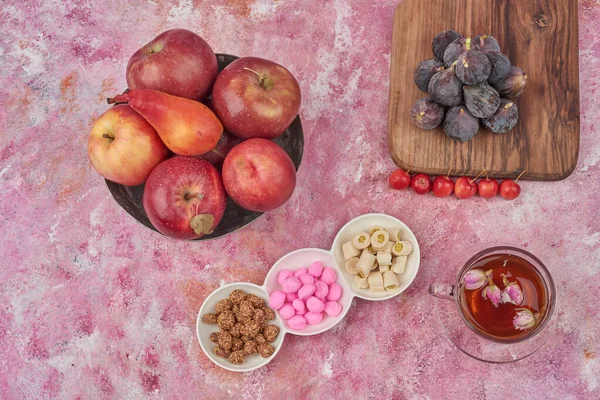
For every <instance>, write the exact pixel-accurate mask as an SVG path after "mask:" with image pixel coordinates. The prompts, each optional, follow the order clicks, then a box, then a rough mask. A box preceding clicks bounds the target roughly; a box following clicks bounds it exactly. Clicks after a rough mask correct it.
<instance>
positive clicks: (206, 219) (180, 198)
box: [143, 156, 226, 239]
mask: <svg viewBox="0 0 600 400" xmlns="http://www.w3.org/2000/svg"><path fill="white" fill-rule="evenodd" d="M225 199H226V196H225V190H224V189H223V183H222V182H221V177H220V176H219V172H218V171H217V169H216V168H215V167H213V166H212V165H211V164H210V163H209V162H208V161H205V160H201V159H199V158H195V157H183V156H175V157H173V158H169V159H168V160H165V161H163V162H162V163H160V164H159V165H158V166H157V167H156V168H154V170H153V171H152V173H151V174H150V176H149V177H148V180H147V181H146V186H145V187H144V197H143V205H144V210H146V214H148V218H149V219H150V222H152V225H154V227H155V228H156V229H158V231H159V232H161V233H162V234H164V235H166V236H170V237H172V238H175V239H196V238H198V237H201V236H204V235H208V234H210V233H212V231H213V230H214V229H215V227H216V226H217V225H218V224H219V222H221V218H222V217H223V213H224V212H225Z"/></svg>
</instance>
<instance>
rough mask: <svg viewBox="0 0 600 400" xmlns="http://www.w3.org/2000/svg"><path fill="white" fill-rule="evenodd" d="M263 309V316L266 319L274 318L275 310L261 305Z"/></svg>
mask: <svg viewBox="0 0 600 400" xmlns="http://www.w3.org/2000/svg"><path fill="white" fill-rule="evenodd" d="M263 311H264V312H265V318H266V319H267V321H271V320H274V319H275V311H273V310H272V309H270V308H269V307H263Z"/></svg>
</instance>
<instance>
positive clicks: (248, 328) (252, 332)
mask: <svg viewBox="0 0 600 400" xmlns="http://www.w3.org/2000/svg"><path fill="white" fill-rule="evenodd" d="M260 329H261V326H260V325H259V324H258V323H257V322H256V321H250V322H248V323H247V324H244V326H243V327H242V334H243V335H248V336H250V337H251V338H253V337H255V336H256V335H258V334H259V332H260Z"/></svg>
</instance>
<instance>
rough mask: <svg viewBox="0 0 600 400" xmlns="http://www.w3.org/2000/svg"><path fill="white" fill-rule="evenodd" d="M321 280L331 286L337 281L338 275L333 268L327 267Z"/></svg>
mask: <svg viewBox="0 0 600 400" xmlns="http://www.w3.org/2000/svg"><path fill="white" fill-rule="evenodd" d="M321 280H322V281H323V282H325V283H326V284H328V285H331V284H332V283H334V282H335V281H336V280H337V274H336V273H335V271H334V270H333V268H330V267H325V269H323V273H322V274H321Z"/></svg>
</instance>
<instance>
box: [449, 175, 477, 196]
mask: <svg viewBox="0 0 600 400" xmlns="http://www.w3.org/2000/svg"><path fill="white" fill-rule="evenodd" d="M476 194H477V183H475V179H469V178H467V177H465V176H461V177H460V178H458V179H457V180H456V183H455V184H454V195H455V196H456V197H458V198H459V199H468V198H471V197H473V196H475V195H476Z"/></svg>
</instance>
